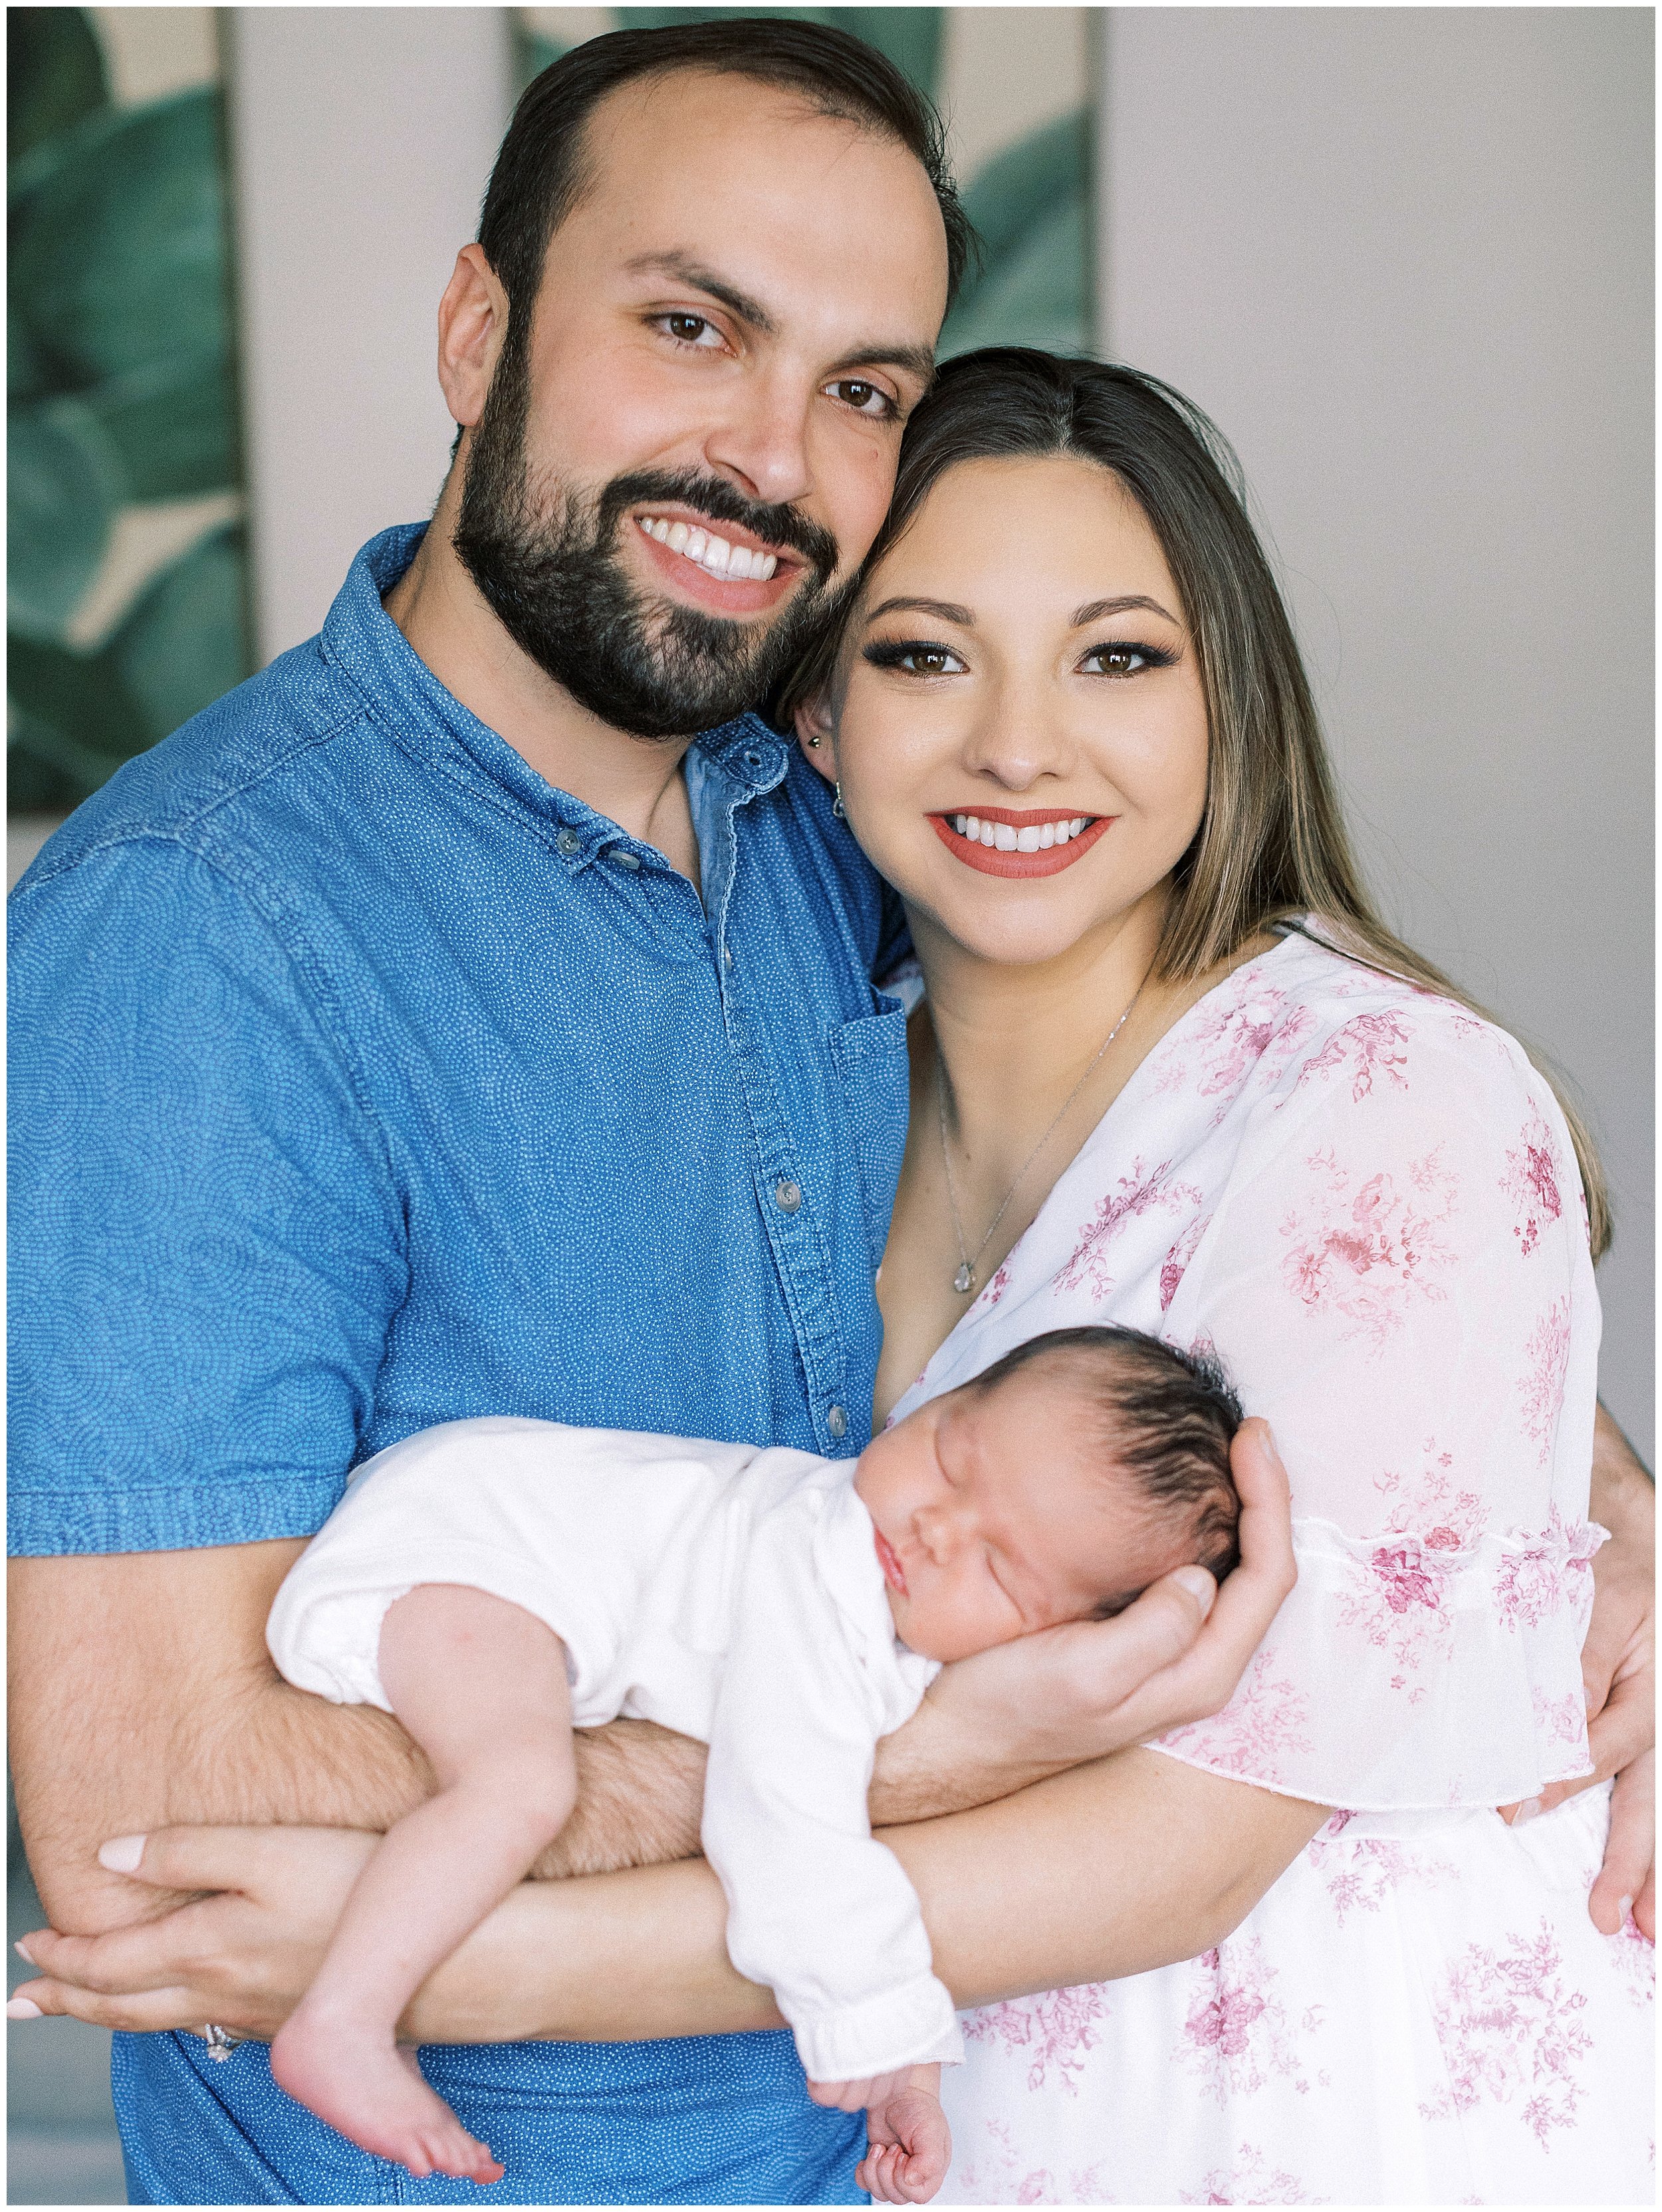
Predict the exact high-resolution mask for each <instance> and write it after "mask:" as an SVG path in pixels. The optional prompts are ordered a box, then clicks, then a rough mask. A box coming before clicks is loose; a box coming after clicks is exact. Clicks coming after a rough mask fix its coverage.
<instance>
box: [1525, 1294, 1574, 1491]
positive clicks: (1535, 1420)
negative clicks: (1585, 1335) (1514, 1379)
mask: <svg viewBox="0 0 1662 2212" xmlns="http://www.w3.org/2000/svg"><path fill="white" fill-rule="evenodd" d="M1524 1350H1525V1354H1526V1358H1527V1359H1528V1362H1529V1364H1528V1365H1527V1367H1526V1369H1525V1370H1524V1377H1523V1381H1522V1382H1521V1383H1520V1384H1519V1390H1520V1392H1521V1394H1522V1396H1523V1401H1524V1426H1525V1428H1526V1430H1527V1431H1529V1434H1530V1435H1531V1437H1533V1439H1534V1441H1535V1444H1536V1448H1537V1449H1538V1451H1539V1453H1540V1455H1541V1461H1542V1463H1543V1465H1544V1464H1545V1462H1547V1460H1548V1459H1549V1458H1550V1456H1551V1454H1552V1439H1553V1436H1554V1433H1555V1431H1556V1429H1557V1426H1558V1413H1559V1408H1560V1407H1562V1404H1563V1401H1564V1375H1565V1370H1567V1369H1568V1365H1569V1301H1568V1298H1555V1299H1554V1300H1553V1302H1552V1304H1551V1305H1550V1307H1549V1308H1548V1309H1547V1310H1546V1312H1545V1313H1544V1314H1543V1315H1542V1316H1541V1318H1540V1320H1539V1321H1538V1322H1537V1323H1536V1325H1535V1328H1534V1329H1533V1330H1532V1332H1531V1334H1530V1339H1529V1342H1528V1343H1527V1344H1526V1346H1525V1347H1524Z"/></svg>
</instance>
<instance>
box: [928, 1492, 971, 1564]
mask: <svg viewBox="0 0 1662 2212" xmlns="http://www.w3.org/2000/svg"><path fill="white" fill-rule="evenodd" d="M918 1541H919V1543H921V1544H922V1546H923V1547H924V1550H925V1552H926V1553H928V1555H929V1557H930V1559H931V1561H932V1562H933V1563H934V1565H936V1566H937V1567H943V1566H945V1565H947V1564H948V1563H949V1561H950V1560H951V1559H953V1558H954V1557H955V1555H956V1553H957V1552H958V1549H959V1547H960V1546H961V1544H962V1542H963V1528H962V1524H961V1520H960V1517H959V1516H958V1515H957V1514H955V1513H954V1512H953V1511H951V1510H950V1509H949V1508H948V1507H944V1506H939V1505H925V1506H922V1507H920V1508H919V1513H918Z"/></svg>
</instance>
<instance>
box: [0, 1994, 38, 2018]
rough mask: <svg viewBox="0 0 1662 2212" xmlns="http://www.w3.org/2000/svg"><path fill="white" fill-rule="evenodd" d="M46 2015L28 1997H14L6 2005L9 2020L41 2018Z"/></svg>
mask: <svg viewBox="0 0 1662 2212" xmlns="http://www.w3.org/2000/svg"><path fill="white" fill-rule="evenodd" d="M6 2018H7V2019H8V2020H41V2019H44V2018H45V2015H44V2014H43V2013H42V2011H41V2009H40V2008H39V2005H38V2004H31V2003H30V2002H29V2000H28V1999H27V1997H13V1998H12V1999H11V2000H10V2001H9V2002H8V2004H7V2006H6Z"/></svg>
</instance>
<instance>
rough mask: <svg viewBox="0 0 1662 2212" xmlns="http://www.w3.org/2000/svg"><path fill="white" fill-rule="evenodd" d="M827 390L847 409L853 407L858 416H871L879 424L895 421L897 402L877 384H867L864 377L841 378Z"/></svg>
mask: <svg viewBox="0 0 1662 2212" xmlns="http://www.w3.org/2000/svg"><path fill="white" fill-rule="evenodd" d="M826 388H827V389H828V391H830V392H834V394H835V395H836V397H837V398H839V399H840V400H841V402H842V404H843V405H844V406H845V407H852V409H853V410H854V412H855V413H856V414H857V415H869V416H871V417H872V419H873V421H874V422H891V421H893V419H894V416H895V402H894V401H893V400H892V399H891V398H889V394H888V393H887V392H883V391H882V390H880V389H879V387H878V386H876V385H875V384H867V383H866V382H865V380H864V378H862V377H858V376H845V377H841V378H840V379H839V380H838V381H837V382H836V383H835V384H833V385H828V386H827V387H826Z"/></svg>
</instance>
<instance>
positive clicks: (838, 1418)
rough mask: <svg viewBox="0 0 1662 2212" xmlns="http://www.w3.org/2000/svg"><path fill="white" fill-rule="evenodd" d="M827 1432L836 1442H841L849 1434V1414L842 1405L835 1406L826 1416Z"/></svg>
mask: <svg viewBox="0 0 1662 2212" xmlns="http://www.w3.org/2000/svg"><path fill="white" fill-rule="evenodd" d="M825 1430H826V1434H827V1435H828V1437H831V1439H832V1440H833V1442H834V1443H841V1442H842V1440H843V1438H844V1437H846V1435H847V1434H848V1416H847V1414H846V1413H844V1411H843V1409H842V1407H840V1406H833V1407H832V1408H831V1410H830V1412H829V1413H828V1414H827V1415H826V1417H825Z"/></svg>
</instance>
